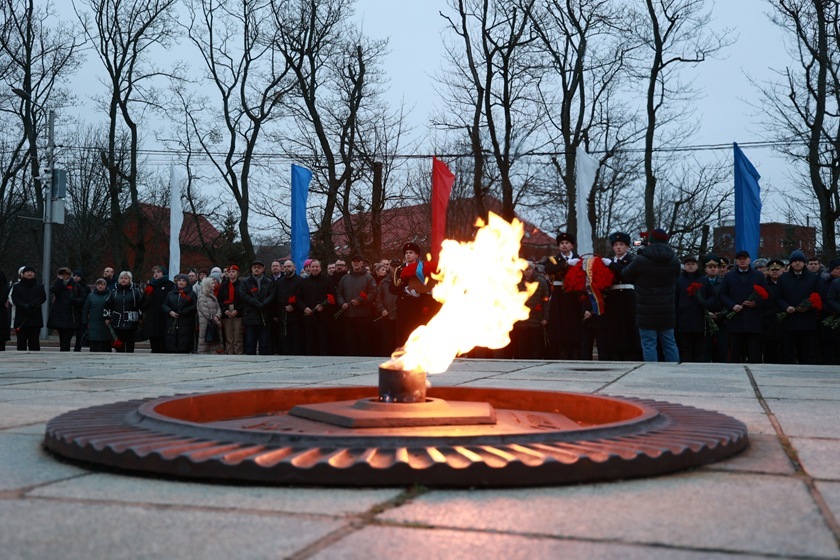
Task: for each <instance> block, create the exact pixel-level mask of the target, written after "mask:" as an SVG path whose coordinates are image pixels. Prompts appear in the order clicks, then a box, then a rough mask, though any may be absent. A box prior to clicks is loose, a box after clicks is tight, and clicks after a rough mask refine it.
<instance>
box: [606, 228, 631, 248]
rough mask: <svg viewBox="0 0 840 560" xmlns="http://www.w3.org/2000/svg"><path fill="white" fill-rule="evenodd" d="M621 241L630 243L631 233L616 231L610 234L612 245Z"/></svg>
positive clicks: (626, 243)
mask: <svg viewBox="0 0 840 560" xmlns="http://www.w3.org/2000/svg"><path fill="white" fill-rule="evenodd" d="M619 241H620V242H622V243H624V244H625V245H630V235H628V234H626V233H624V232H623V231H616V232H614V233H611V234H610V245H612V244H613V243H616V242H619Z"/></svg>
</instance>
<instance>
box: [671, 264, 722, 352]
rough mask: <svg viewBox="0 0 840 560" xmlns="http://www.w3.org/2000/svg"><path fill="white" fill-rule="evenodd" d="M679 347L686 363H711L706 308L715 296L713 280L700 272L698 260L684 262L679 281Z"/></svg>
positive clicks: (677, 292)
mask: <svg viewBox="0 0 840 560" xmlns="http://www.w3.org/2000/svg"><path fill="white" fill-rule="evenodd" d="M676 298H677V303H676V305H677V344H678V347H679V350H680V359H682V361H684V362H707V361H708V359H707V357H706V313H708V312H707V311H706V305H707V301H708V300H709V299H710V298H711V299H712V301H714V293H712V290H711V288H710V287H709V280H708V279H707V278H706V277H705V276H704V275H702V274H700V272H699V270H698V263H697V259H696V258H694V257H692V256H689V257H686V258H684V259H683V270H682V272H681V273H680V276H679V278H677V291H676Z"/></svg>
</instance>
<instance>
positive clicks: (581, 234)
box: [575, 146, 600, 255]
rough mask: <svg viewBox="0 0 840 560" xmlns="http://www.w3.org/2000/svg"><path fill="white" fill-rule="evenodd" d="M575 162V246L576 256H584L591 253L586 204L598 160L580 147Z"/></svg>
mask: <svg viewBox="0 0 840 560" xmlns="http://www.w3.org/2000/svg"><path fill="white" fill-rule="evenodd" d="M576 153H577V158H576V160H575V187H576V190H577V199H576V200H575V210H576V212H577V246H576V247H575V249H576V250H577V252H578V254H580V255H585V254H587V253H592V252H593V251H594V249H593V248H592V225H591V224H590V223H589V212H588V208H587V202H588V201H589V193H590V192H592V185H594V184H595V175H597V173H598V166H599V165H600V164H599V163H598V160H597V159H595V158H594V157H592V156H590V155H589V154H587V153H586V150H584V149H583V147H582V146H578V148H577V152H576Z"/></svg>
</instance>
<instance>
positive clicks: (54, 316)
mask: <svg viewBox="0 0 840 560" xmlns="http://www.w3.org/2000/svg"><path fill="white" fill-rule="evenodd" d="M56 275H57V276H58V277H57V278H56V279H55V282H53V284H52V286H50V294H51V295H52V306H51V307H50V316H49V319H48V320H47V328H50V329H53V330H56V331H58V344H59V350H60V351H61V352H69V351H70V342H71V341H72V340H73V335H74V334H75V332H76V323H77V322H78V318H77V317H76V305H75V303H76V300H77V299H79V294H80V293H81V289H80V288H79V287H78V286H77V285H76V282H75V281H74V280H73V279H72V278H71V273H70V269H69V268H67V267H64V266H63V267H61V268H59V269H58V272H57V273H56ZM77 292H78V293H77Z"/></svg>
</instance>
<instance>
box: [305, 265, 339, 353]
mask: <svg viewBox="0 0 840 560" xmlns="http://www.w3.org/2000/svg"><path fill="white" fill-rule="evenodd" d="M330 299H332V301H333V302H335V294H334V293H333V283H332V280H331V279H330V277H329V276H327V275H326V274H324V273H323V272H322V270H321V261H318V260H313V261H312V262H311V263H310V264H309V276H307V277H306V278H304V279H303V282H301V284H300V297H299V298H298V299H297V304H296V305H297V308H298V309H299V310H300V311H301V313H303V328H304V337H303V338H304V341H305V343H306V355H307V356H328V355H329V353H330V319H331V318H332V317H331V316H330V314H331V313H335V306H334V304H333V303H330Z"/></svg>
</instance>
